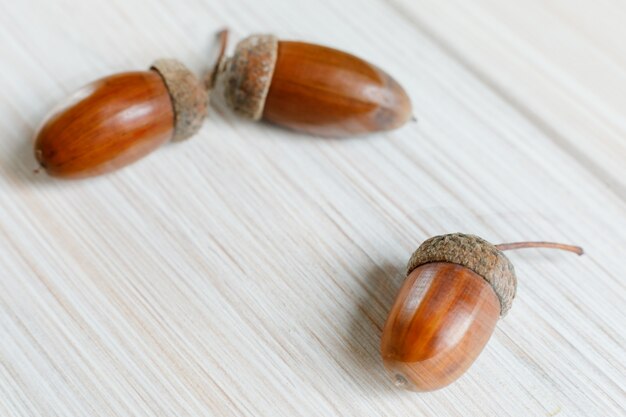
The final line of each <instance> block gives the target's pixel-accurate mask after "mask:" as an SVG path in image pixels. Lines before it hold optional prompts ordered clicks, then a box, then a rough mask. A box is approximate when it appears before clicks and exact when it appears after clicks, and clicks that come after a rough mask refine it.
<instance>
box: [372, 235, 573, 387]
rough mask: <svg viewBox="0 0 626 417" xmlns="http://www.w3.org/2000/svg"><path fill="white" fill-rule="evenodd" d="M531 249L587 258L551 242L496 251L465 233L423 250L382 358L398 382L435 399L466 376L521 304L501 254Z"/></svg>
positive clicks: (397, 305) (410, 271)
mask: <svg viewBox="0 0 626 417" xmlns="http://www.w3.org/2000/svg"><path fill="white" fill-rule="evenodd" d="M532 247H537V248H538V247H543V248H555V249H562V250H567V251H571V252H574V253H577V254H578V255H582V253H583V250H582V249H581V248H580V247H577V246H571V245H563V244H559V243H550V242H520V243H509V244H500V245H492V244H491V243H489V242H487V241H485V240H483V239H481V238H479V237H477V236H473V235H466V234H461V233H455V234H448V235H442V236H436V237H433V238H430V239H428V240H426V241H425V242H424V243H422V245H421V246H420V247H419V248H418V249H417V250H416V251H415V253H413V256H411V259H410V260H409V264H408V268H407V278H406V280H405V281H404V283H403V285H402V287H401V288H400V291H399V293H398V295H397V297H396V300H395V302H394V304H393V307H392V309H391V312H390V313H389V317H388V318H387V321H386V323H385V326H384V329H383V334H382V341H381V354H382V358H383V363H384V366H385V368H386V369H387V372H388V373H389V375H390V377H391V378H392V380H393V382H394V383H395V384H396V385H397V386H400V387H403V388H406V389H410V390H414V391H432V390H436V389H440V388H442V387H444V386H446V385H448V384H450V383H452V382H453V381H455V380H456V379H457V378H459V377H460V376H461V375H463V373H465V371H467V369H468V368H469V367H470V365H471V364H472V363H473V362H474V360H475V359H476V358H477V357H478V355H479V354H480V352H481V351H482V350H483V348H484V347H485V345H486V343H487V341H488V340H489V338H490V337H491V334H492V333H493V331H494V329H495V326H496V323H497V321H498V318H500V317H504V316H505V315H506V313H507V312H508V311H509V309H510V308H511V304H512V302H513V299H514V298H515V292H516V287H517V278H516V276H515V271H514V269H513V265H512V264H511V262H510V261H509V260H508V258H507V257H506V256H505V255H504V254H503V253H502V251H504V250H509V249H519V248H532Z"/></svg>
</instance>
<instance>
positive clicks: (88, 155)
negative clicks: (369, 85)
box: [35, 59, 208, 178]
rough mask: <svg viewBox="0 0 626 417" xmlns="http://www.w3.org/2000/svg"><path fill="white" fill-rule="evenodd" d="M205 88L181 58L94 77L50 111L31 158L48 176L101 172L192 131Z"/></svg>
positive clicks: (202, 105)
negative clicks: (148, 66) (141, 68)
mask: <svg viewBox="0 0 626 417" xmlns="http://www.w3.org/2000/svg"><path fill="white" fill-rule="evenodd" d="M207 104H208V103H207V92H206V90H205V88H204V86H203V85H202V84H201V83H200V82H199V80H198V79H197V78H196V77H195V76H194V75H193V74H192V73H191V72H190V71H189V70H188V69H187V68H186V67H185V66H184V65H182V64H181V63H180V62H178V61H176V60H172V59H161V60H158V61H156V62H155V63H154V64H153V66H152V68H151V69H150V70H149V71H143V72H126V73H121V74H116V75H112V76H109V77H106V78H102V79H100V80H98V81H95V82H93V83H91V84H89V85H87V86H86V87H84V88H83V89H81V90H79V91H78V92H77V93H75V94H74V95H73V96H71V97H70V98H69V99H68V100H66V101H65V102H64V103H61V105H60V106H58V107H57V109H56V110H54V111H53V112H52V114H50V115H49V116H48V117H47V118H46V120H45V121H44V123H43V125H42V126H41V128H40V129H39V131H38V132H37V134H36V139H35V157H36V158H37V161H38V162H39V164H40V165H41V167H42V168H43V169H45V170H46V172H47V173H48V174H49V175H52V176H55V177H62V178H84V177H89V176H93V175H99V174H104V173H107V172H110V171H113V170H116V169H118V168H121V167H123V166H126V165H128V164H130V163H132V162H134V161H136V160H137V159H139V158H141V157H143V156H145V155H146V154H148V153H150V152H151V151H153V150H155V149H156V148H158V147H159V146H161V145H162V144H163V143H165V142H167V141H169V140H171V139H173V140H182V139H185V138H188V137H190V136H192V135H193V134H194V133H195V132H196V131H197V130H198V129H199V128H200V126H201V124H202V120H203V119H204V117H205V116H206V112H207Z"/></svg>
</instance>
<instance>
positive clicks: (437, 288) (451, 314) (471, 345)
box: [381, 262, 500, 391]
mask: <svg viewBox="0 0 626 417" xmlns="http://www.w3.org/2000/svg"><path fill="white" fill-rule="evenodd" d="M499 317H500V301H499V300H498V297H497V296H496V293H495V292H494V290H493V288H492V287H491V285H490V284H489V283H488V282H487V281H485V279H484V278H483V277H481V276H480V275H478V274H477V273H475V272H474V271H472V270H470V269H468V268H465V267H463V266H460V265H455V264H451V263H447V262H433V263H429V264H425V265H422V266H419V267H417V268H416V269H414V270H413V271H412V272H411V273H410V274H409V276H407V278H406V280H405V282H404V284H402V287H401V288H400V292H399V293H398V296H397V297H396V300H395V302H394V304H393V307H392V308H391V311H390V312H389V317H388V318H387V322H386V323H385V327H384V329H383V335H382V342H381V355H382V357H383V362H384V364H385V367H386V368H387V371H388V372H389V376H390V377H391V380H392V381H393V382H394V384H395V385H396V386H398V387H401V388H406V389H410V390H414V391H432V390H436V389H441V388H443V387H445V386H446V385H448V384H450V383H452V382H454V381H455V380H457V379H458V378H459V377H460V376H461V375H463V373H464V372H466V371H467V370H468V369H469V367H470V366H471V365H472V363H474V361H475V360H476V358H477V357H478V355H479V354H480V352H482V350H483V348H484V347H485V344H486V343H487V341H488V340H489V338H490V337H491V334H492V333H493V329H494V328H495V327H496V323H497V322H498V318H499Z"/></svg>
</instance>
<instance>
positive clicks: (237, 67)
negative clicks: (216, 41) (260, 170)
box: [211, 31, 412, 137]
mask: <svg viewBox="0 0 626 417" xmlns="http://www.w3.org/2000/svg"><path fill="white" fill-rule="evenodd" d="M225 33H226V32H225V31H224V32H222V41H223V42H224V44H225V42H226V35H225ZM223 49H224V48H223ZM211 78H212V83H214V84H215V90H216V91H217V92H218V93H217V94H214V97H216V98H217V99H218V100H221V101H222V103H223V104H225V105H226V107H228V108H230V109H231V110H232V111H234V112H235V113H236V114H238V115H240V116H243V117H245V118H248V119H251V120H261V119H263V120H265V121H268V122H271V123H274V124H277V125H280V126H284V127H287V128H290V129H293V130H297V131H301V132H306V133H309V134H313V135H317V136H324V137H344V136H354V135H363V134H367V133H373V132H380V131H387V130H392V129H396V128H398V127H400V126H402V125H404V124H405V123H406V122H407V121H408V120H409V119H410V118H411V117H412V112H411V101H410V99H409V97H408V96H407V94H406V92H405V91H404V89H403V88H402V87H401V86H400V84H398V83H397V82H396V81H395V80H394V79H393V78H391V77H390V76H389V75H388V74H387V73H385V72H384V71H383V70H381V69H379V68H377V67H376V66H374V65H372V64H370V63H368V62H366V61H364V60H362V59H360V58H358V57H356V56H354V55H351V54H348V53H346V52H342V51H339V50H336V49H332V48H328V47H325V46H320V45H315V44H311V43H305V42H293V41H281V40H278V39H277V38H276V36H274V35H253V36H250V37H248V38H246V39H244V40H242V41H241V42H239V44H238V45H237V46H236V49H235V52H234V55H233V56H232V57H230V58H227V59H222V60H221V63H220V65H219V66H218V68H217V69H216V71H215V73H214V74H212V76H211Z"/></svg>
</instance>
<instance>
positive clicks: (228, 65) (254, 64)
mask: <svg viewBox="0 0 626 417" xmlns="http://www.w3.org/2000/svg"><path fill="white" fill-rule="evenodd" d="M277 56H278V39H277V38H276V36H274V35H252V36H250V37H248V38H246V39H244V40H242V41H241V42H239V43H238V44H237V46H236V48H235V53H234V54H233V56H232V57H231V58H228V59H226V60H224V61H223V62H222V63H221V64H220V68H219V69H218V74H217V77H216V82H215V84H216V86H215V87H216V90H217V95H218V97H220V98H221V99H222V100H223V101H224V104H226V106H228V108H230V109H231V110H232V111H233V112H235V113H236V114H238V115H240V116H243V117H246V118H249V119H252V120H259V119H260V118H261V116H263V108H264V107H265V99H266V98H267V93H268V92H269V89H270V85H271V83H272V77H273V75H274V68H275V66H276V58H277Z"/></svg>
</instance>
